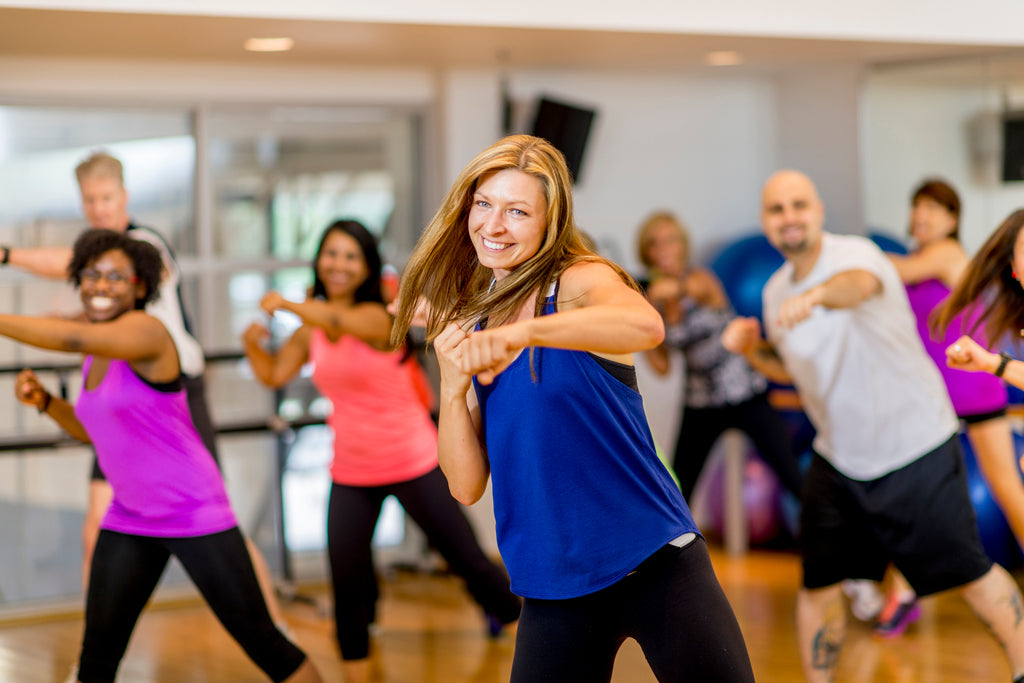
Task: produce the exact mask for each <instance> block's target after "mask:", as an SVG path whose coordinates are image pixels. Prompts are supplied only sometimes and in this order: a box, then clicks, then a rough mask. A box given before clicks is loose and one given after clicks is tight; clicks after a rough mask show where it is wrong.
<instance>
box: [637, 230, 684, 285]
mask: <svg viewBox="0 0 1024 683" xmlns="http://www.w3.org/2000/svg"><path fill="white" fill-rule="evenodd" d="M644 255H645V257H646V260H647V261H648V262H649V263H650V264H651V266H652V267H654V268H656V269H657V270H658V272H660V273H661V274H662V275H665V276H667V277H681V276H682V274H683V271H684V270H685V269H686V258H687V254H686V238H685V237H684V236H683V233H682V231H681V230H680V228H679V226H678V225H676V224H675V223H672V222H671V221H668V220H661V221H658V222H657V223H655V224H654V225H653V226H651V228H650V230H649V231H648V233H647V235H646V236H645V239H644Z"/></svg>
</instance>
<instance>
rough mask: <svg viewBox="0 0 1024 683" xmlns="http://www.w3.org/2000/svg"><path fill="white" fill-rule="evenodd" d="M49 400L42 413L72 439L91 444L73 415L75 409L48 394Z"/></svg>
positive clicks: (90, 440)
mask: <svg viewBox="0 0 1024 683" xmlns="http://www.w3.org/2000/svg"><path fill="white" fill-rule="evenodd" d="M49 396H50V398H49V401H48V403H47V405H46V410H44V411H43V412H44V413H46V414H47V415H49V416H50V419H52V420H53V421H54V422H56V423H57V424H58V425H60V427H61V429H63V430H64V431H65V432H67V433H68V434H69V435H70V436H71V437H72V438H74V439H78V440H79V441H82V442H84V443H92V439H90V438H89V434H88V433H87V432H86V431H85V427H83V426H82V423H81V422H79V420H78V416H77V415H75V407H74V406H73V405H71V404H70V403H68V402H67V401H65V400H64V399H62V398H61V397H59V396H54V395H53V394H49Z"/></svg>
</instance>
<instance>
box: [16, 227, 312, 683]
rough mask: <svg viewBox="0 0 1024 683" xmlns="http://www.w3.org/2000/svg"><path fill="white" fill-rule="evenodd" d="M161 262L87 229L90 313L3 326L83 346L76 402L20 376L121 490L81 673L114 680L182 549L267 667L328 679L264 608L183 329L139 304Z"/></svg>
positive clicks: (125, 241) (80, 255) (91, 605)
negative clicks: (189, 368) (185, 357)
mask: <svg viewBox="0 0 1024 683" xmlns="http://www.w3.org/2000/svg"><path fill="white" fill-rule="evenodd" d="M162 268H163V266H162V262H161V260H160V255H159V253H158V252H157V251H156V249H155V248H154V247H153V246H152V245H150V244H147V243H145V242H140V241H137V240H133V239H131V238H128V237H126V236H124V235H123V234H121V233H117V232H113V231H110V230H99V229H96V230H88V231H86V232H85V233H83V234H82V236H81V237H79V238H78V241H77V242H76V243H75V248H74V253H73V256H72V259H71V263H70V265H69V267H68V273H69V276H70V279H71V281H72V282H73V283H74V284H75V285H76V286H77V287H79V288H80V290H81V297H82V305H83V308H84V309H85V314H86V317H87V318H88V322H78V321H68V320H57V319H53V318H36V317H29V316H17V315H0V335H3V336H6V337H10V338H12V339H15V340H17V341H21V342H23V343H26V344H31V345H32V346H37V347H40V348H44V349H53V350H57V351H72V352H74V351H78V352H81V353H84V354H85V355H86V357H85V361H84V363H83V387H82V394H81V397H80V398H79V400H78V403H77V405H74V406H73V405H72V404H70V403H69V402H67V401H65V400H63V399H61V398H59V397H56V396H53V395H51V394H50V393H49V392H47V391H46V390H45V389H44V388H43V386H42V385H41V384H40V382H39V380H38V379H37V378H36V376H35V374H34V373H33V372H32V371H31V370H24V371H22V372H21V373H20V374H19V375H18V379H17V381H16V382H15V392H16V394H17V396H18V398H19V400H21V401H22V402H23V403H26V404H28V405H31V406H34V407H35V408H37V409H38V410H39V412H41V413H46V414H47V415H49V416H50V417H51V418H53V419H54V420H55V421H56V422H57V423H58V424H59V425H60V426H61V427H63V428H64V429H65V430H67V432H68V433H69V434H71V435H72V436H74V437H76V438H78V439H80V440H82V441H85V442H91V443H93V444H94V446H95V448H96V453H97V457H98V458H99V461H100V465H101V467H102V468H103V471H104V472H105V473H106V474H107V477H108V480H109V481H110V483H111V485H112V486H113V490H114V499H113V503H112V504H111V506H110V508H109V510H108V511H107V513H106V516H105V517H104V519H103V522H102V524H101V531H100V535H99V540H98V541H97V543H96V550H95V552H94V554H93V558H92V568H91V570H90V576H91V579H90V581H89V588H88V593H87V596H86V607H85V634H84V636H83V640H82V651H81V654H80V656H79V662H78V670H77V674H76V680H78V681H81V682H82V683H93V682H99V681H111V682H112V681H113V680H114V678H115V676H116V675H117V669H118V666H119V664H120V662H121V658H122V657H123V655H124V652H125V649H126V648H127V646H128V640H129V638H130V637H131V633H132V630H133V629H134V627H135V623H136V622H137V620H138V617H139V614H140V613H141V611H142V608H143V607H144V606H145V604H146V602H147V601H148V600H149V598H150V596H151V595H152V593H153V590H154V589H155V588H156V585H157V582H158V581H159V579H160V576H161V574H162V573H163V570H164V568H165V567H166V566H167V562H168V560H169V559H170V556H171V555H174V556H175V557H177V558H178V559H179V561H180V562H181V564H182V566H183V567H184V568H185V571H186V572H188V574H189V577H190V578H191V579H192V581H193V582H194V583H195V584H196V587H197V588H198V589H199V591H200V593H201V594H202V595H203V598H204V599H205V600H206V602H207V603H208V604H209V605H210V607H211V608H212V609H213V611H214V613H215V614H216V615H217V618H218V619H220V621H221V623H222V624H224V626H225V627H226V628H227V629H228V631H229V632H230V633H231V635H232V636H233V637H234V638H235V640H236V641H238V643H239V644H240V645H241V646H242V647H243V648H244V649H245V651H246V653H247V654H248V655H249V656H250V657H251V658H252V659H253V661H254V662H255V663H256V664H257V665H258V666H259V667H260V668H261V669H262V670H263V671H264V672H265V673H266V674H267V675H268V676H269V677H270V678H271V679H272V680H274V681H295V682H314V681H320V680H321V679H320V676H319V675H318V674H317V672H316V670H315V669H314V667H313V665H312V663H311V662H310V661H309V660H308V659H307V658H306V656H305V654H304V653H303V652H302V651H301V650H300V649H298V648H297V647H296V646H295V645H294V644H292V643H291V642H290V641H289V640H288V639H287V638H285V637H284V635H282V634H281V632H280V631H278V630H277V628H276V627H275V626H274V623H273V621H272V620H271V618H270V614H269V613H268V612H267V607H266V603H265V602H264V600H263V596H262V594H261V592H260V588H259V584H258V583H257V581H256V575H255V573H254V571H253V567H252V563H251V561H250V560H249V553H248V551H247V550H246V546H245V541H244V540H243V538H242V535H241V532H240V531H239V529H238V525H237V522H236V521H235V516H234V513H233V512H232V511H231V507H230V504H229V502H228V498H227V493H226V492H225V490H224V484H223V480H222V479H221V477H220V473H219V471H218V470H217V466H216V464H215V463H214V461H213V459H212V458H211V457H210V454H209V452H208V451H207V450H206V448H205V447H204V446H203V443H202V440H201V439H200V437H199V434H198V432H197V431H196V429H195V426H194V425H193V424H192V421H191V418H190V416H189V409H188V404H187V400H186V397H185V391H184V387H183V384H182V377H181V368H180V366H179V360H178V352H177V350H176V347H175V345H174V341H173V340H172V339H171V336H170V334H169V333H168V331H167V328H166V327H164V325H163V323H161V322H160V321H159V320H158V319H157V318H154V317H153V316H151V315H149V314H148V313H146V312H145V311H144V310H143V309H144V307H145V305H146V303H147V302H148V301H149V300H150V299H152V298H153V297H155V296H157V294H158V292H159V290H158V286H159V282H160V276H161V272H162Z"/></svg>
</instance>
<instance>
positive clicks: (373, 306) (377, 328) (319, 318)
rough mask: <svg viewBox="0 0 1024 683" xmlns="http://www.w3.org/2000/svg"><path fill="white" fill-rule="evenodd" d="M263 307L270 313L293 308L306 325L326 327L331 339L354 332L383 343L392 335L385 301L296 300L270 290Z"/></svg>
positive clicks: (368, 340)
mask: <svg viewBox="0 0 1024 683" xmlns="http://www.w3.org/2000/svg"><path fill="white" fill-rule="evenodd" d="M260 307H261V308H262V309H263V310H264V311H266V312H267V313H269V314H271V315H273V314H274V311H278V310H285V311H291V312H292V313H294V314H295V315H297V316H299V318H301V319H302V322H303V323H304V324H306V325H312V326H313V327H319V328H321V329H323V330H324V332H326V333H327V336H328V337H330V338H332V339H336V338H338V337H340V336H341V335H343V334H351V335H353V336H356V337H359V338H360V339H361V340H363V341H364V342H366V343H367V344H370V345H372V346H381V345H383V344H386V343H387V341H388V338H389V337H390V336H391V316H390V315H389V314H388V312H387V309H385V308H384V305H383V304H378V303H373V302H365V303H361V304H354V305H351V306H347V305H343V304H338V303H331V302H328V301H320V300H318V299H306V300H305V301H303V302H301V303H296V302H294V301H288V300H287V299H285V298H284V297H283V296H281V295H280V294H279V293H278V292H268V293H267V295H266V296H264V297H263V301H261V302H260Z"/></svg>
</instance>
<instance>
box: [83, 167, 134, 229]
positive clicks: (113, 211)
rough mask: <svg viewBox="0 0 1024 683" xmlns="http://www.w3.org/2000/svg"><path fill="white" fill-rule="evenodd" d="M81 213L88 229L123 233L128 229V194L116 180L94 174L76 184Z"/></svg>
mask: <svg viewBox="0 0 1024 683" xmlns="http://www.w3.org/2000/svg"><path fill="white" fill-rule="evenodd" d="M78 189H79V191H80V192H81V195H82V212H83V213H84V214H85V219H86V220H87V221H88V222H89V227H90V228H106V229H107V230H116V231H118V232H122V231H124V229H125V228H127V227H128V223H129V219H128V192H127V191H126V190H125V189H124V185H122V184H121V181H120V180H118V179H117V178H114V177H111V176H108V175H101V174H94V175H88V176H85V177H83V178H82V179H81V181H80V182H79V183H78Z"/></svg>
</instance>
